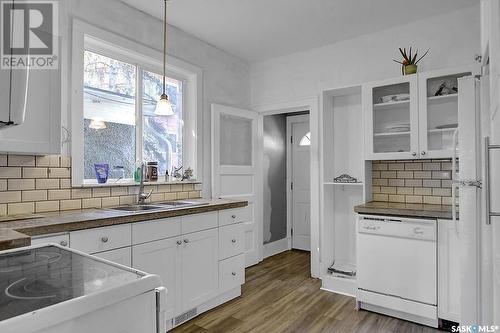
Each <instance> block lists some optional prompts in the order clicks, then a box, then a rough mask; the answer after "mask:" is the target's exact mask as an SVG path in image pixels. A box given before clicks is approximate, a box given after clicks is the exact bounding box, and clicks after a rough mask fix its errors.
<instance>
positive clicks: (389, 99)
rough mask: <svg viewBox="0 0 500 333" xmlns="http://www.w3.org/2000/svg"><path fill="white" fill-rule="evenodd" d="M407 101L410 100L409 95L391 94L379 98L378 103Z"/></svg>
mask: <svg viewBox="0 0 500 333" xmlns="http://www.w3.org/2000/svg"><path fill="white" fill-rule="evenodd" d="M409 99H410V94H393V95H386V96H382V97H380V101H381V102H382V103H388V102H401V101H407V100H409Z"/></svg>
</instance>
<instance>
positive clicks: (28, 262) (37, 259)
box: [0, 252, 62, 273]
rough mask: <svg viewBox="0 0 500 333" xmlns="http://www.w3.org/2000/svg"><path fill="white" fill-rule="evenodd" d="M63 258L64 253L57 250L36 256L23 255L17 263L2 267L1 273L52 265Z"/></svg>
mask: <svg viewBox="0 0 500 333" xmlns="http://www.w3.org/2000/svg"><path fill="white" fill-rule="evenodd" d="M61 258H62V254H60V253H57V252H44V253H37V254H35V255H34V256H25V257H21V260H20V261H21V262H20V263H19V264H17V265H12V266H8V267H4V268H0V273H11V272H15V271H21V270H27V269H31V268H35V267H40V266H45V265H50V264H53V263H55V262H57V261H58V260H59V259H61Z"/></svg>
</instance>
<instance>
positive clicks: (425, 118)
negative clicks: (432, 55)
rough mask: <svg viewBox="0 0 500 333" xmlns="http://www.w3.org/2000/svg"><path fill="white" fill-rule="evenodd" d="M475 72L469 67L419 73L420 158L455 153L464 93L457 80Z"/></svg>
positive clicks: (449, 155)
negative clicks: (460, 96) (456, 134)
mask: <svg viewBox="0 0 500 333" xmlns="http://www.w3.org/2000/svg"><path fill="white" fill-rule="evenodd" d="M473 73H474V71H473V70H472V69H471V68H470V67H467V68H454V69H446V70H440V71H432V72H425V73H422V74H418V94H419V103H418V115H419V136H418V140H419V156H420V158H451V157H453V132H454V131H455V129H456V127H457V125H458V95H459V94H460V93H461V90H460V89H458V82H457V81H458V78H461V77H464V76H470V75H472V74H473ZM443 85H444V86H443ZM453 88H456V89H457V90H458V91H457V92H455V91H454V90H453ZM449 89H452V90H451V91H450V90H449Z"/></svg>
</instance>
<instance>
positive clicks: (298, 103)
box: [251, 95, 320, 278]
mask: <svg viewBox="0 0 500 333" xmlns="http://www.w3.org/2000/svg"><path fill="white" fill-rule="evenodd" d="M251 109H253V110H255V111H257V112H258V113H259V114H260V115H261V117H260V118H259V122H260V125H259V130H260V132H259V147H258V149H259V150H258V151H259V152H263V151H264V146H263V140H262V137H263V135H264V133H263V127H264V126H263V116H270V115H276V114H283V113H296V112H303V111H304V110H309V130H310V131H311V174H310V179H311V276H312V277H314V278H319V267H320V243H319V242H320V223H319V211H320V206H319V190H320V184H319V175H320V171H319V150H320V147H319V95H312V96H307V97H303V98H299V99H296V100H287V101H285V102H276V103H269V104H260V105H254V106H252V108H251ZM260 160H261V170H263V167H264V166H263V164H262V159H260ZM261 185H263V184H261ZM260 190H261V191H262V192H261V193H260V196H261V198H263V197H264V193H263V191H264V190H263V186H260ZM261 212H262V216H261V218H260V220H261V221H264V212H263V210H262V211H261ZM262 223H263V222H262ZM263 246H264V244H262V247H263Z"/></svg>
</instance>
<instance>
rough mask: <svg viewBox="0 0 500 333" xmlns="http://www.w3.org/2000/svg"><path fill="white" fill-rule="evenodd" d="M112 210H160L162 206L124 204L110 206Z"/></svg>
mask: <svg viewBox="0 0 500 333" xmlns="http://www.w3.org/2000/svg"><path fill="white" fill-rule="evenodd" d="M110 209H113V210H121V211H125V212H142V211H145V210H155V209H156V210H160V209H164V207H161V206H155V205H126V206H120V207H114V208H110Z"/></svg>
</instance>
